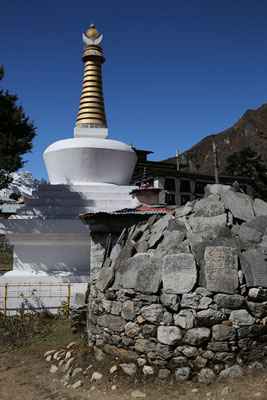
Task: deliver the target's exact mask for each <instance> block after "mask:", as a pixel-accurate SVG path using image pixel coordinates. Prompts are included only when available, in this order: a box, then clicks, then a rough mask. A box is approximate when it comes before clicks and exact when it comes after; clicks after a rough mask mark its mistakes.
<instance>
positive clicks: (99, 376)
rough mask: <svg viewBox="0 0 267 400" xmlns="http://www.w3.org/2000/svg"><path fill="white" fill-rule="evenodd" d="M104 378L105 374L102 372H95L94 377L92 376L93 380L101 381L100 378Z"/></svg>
mask: <svg viewBox="0 0 267 400" xmlns="http://www.w3.org/2000/svg"><path fill="white" fill-rule="evenodd" d="M102 378H103V375H102V374H100V372H94V373H93V375H92V377H91V382H93V381H100V379H102Z"/></svg>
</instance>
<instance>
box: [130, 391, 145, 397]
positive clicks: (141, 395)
mask: <svg viewBox="0 0 267 400" xmlns="http://www.w3.org/2000/svg"><path fill="white" fill-rule="evenodd" d="M132 397H134V398H135V399H136V398H138V397H146V394H145V393H144V392H141V391H140V390H134V391H133V392H132Z"/></svg>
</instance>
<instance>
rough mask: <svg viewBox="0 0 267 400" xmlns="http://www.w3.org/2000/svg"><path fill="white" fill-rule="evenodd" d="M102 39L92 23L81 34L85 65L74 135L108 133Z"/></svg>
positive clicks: (95, 135)
mask: <svg viewBox="0 0 267 400" xmlns="http://www.w3.org/2000/svg"><path fill="white" fill-rule="evenodd" d="M102 39H103V35H101V36H99V32H98V30H97V29H96V28H95V26H94V24H91V25H90V28H89V29H88V30H87V31H86V35H84V34H83V42H84V44H85V47H84V53H83V57H82V61H83V62H84V64H85V66H84V78H83V87H82V95H81V100H80V107H79V112H78V117H77V121H76V125H75V130H74V135H75V137H102V138H107V135H108V131H107V121H106V114H105V107H104V98H103V89H102V70H101V65H102V64H103V63H104V62H105V58H104V56H103V54H102V47H101V46H100V43H101V42H102ZM80 128H82V129H80ZM84 128H86V129H84ZM99 128H101V129H99Z"/></svg>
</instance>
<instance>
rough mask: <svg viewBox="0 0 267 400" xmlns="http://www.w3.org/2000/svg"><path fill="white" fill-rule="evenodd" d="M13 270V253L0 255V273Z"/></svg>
mask: <svg viewBox="0 0 267 400" xmlns="http://www.w3.org/2000/svg"><path fill="white" fill-rule="evenodd" d="M12 269H13V253H0V273H1V272H2V273H4V272H7V271H11V270H12Z"/></svg>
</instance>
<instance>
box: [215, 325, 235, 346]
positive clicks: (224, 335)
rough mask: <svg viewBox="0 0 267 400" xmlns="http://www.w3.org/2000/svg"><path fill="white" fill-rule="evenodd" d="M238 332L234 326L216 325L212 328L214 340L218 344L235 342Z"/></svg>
mask: <svg viewBox="0 0 267 400" xmlns="http://www.w3.org/2000/svg"><path fill="white" fill-rule="evenodd" d="M235 338H236V330H235V328H234V327H232V326H227V325H214V326H213V327H212V339H213V340H215V341H218V342H221V341H226V340H235Z"/></svg>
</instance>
